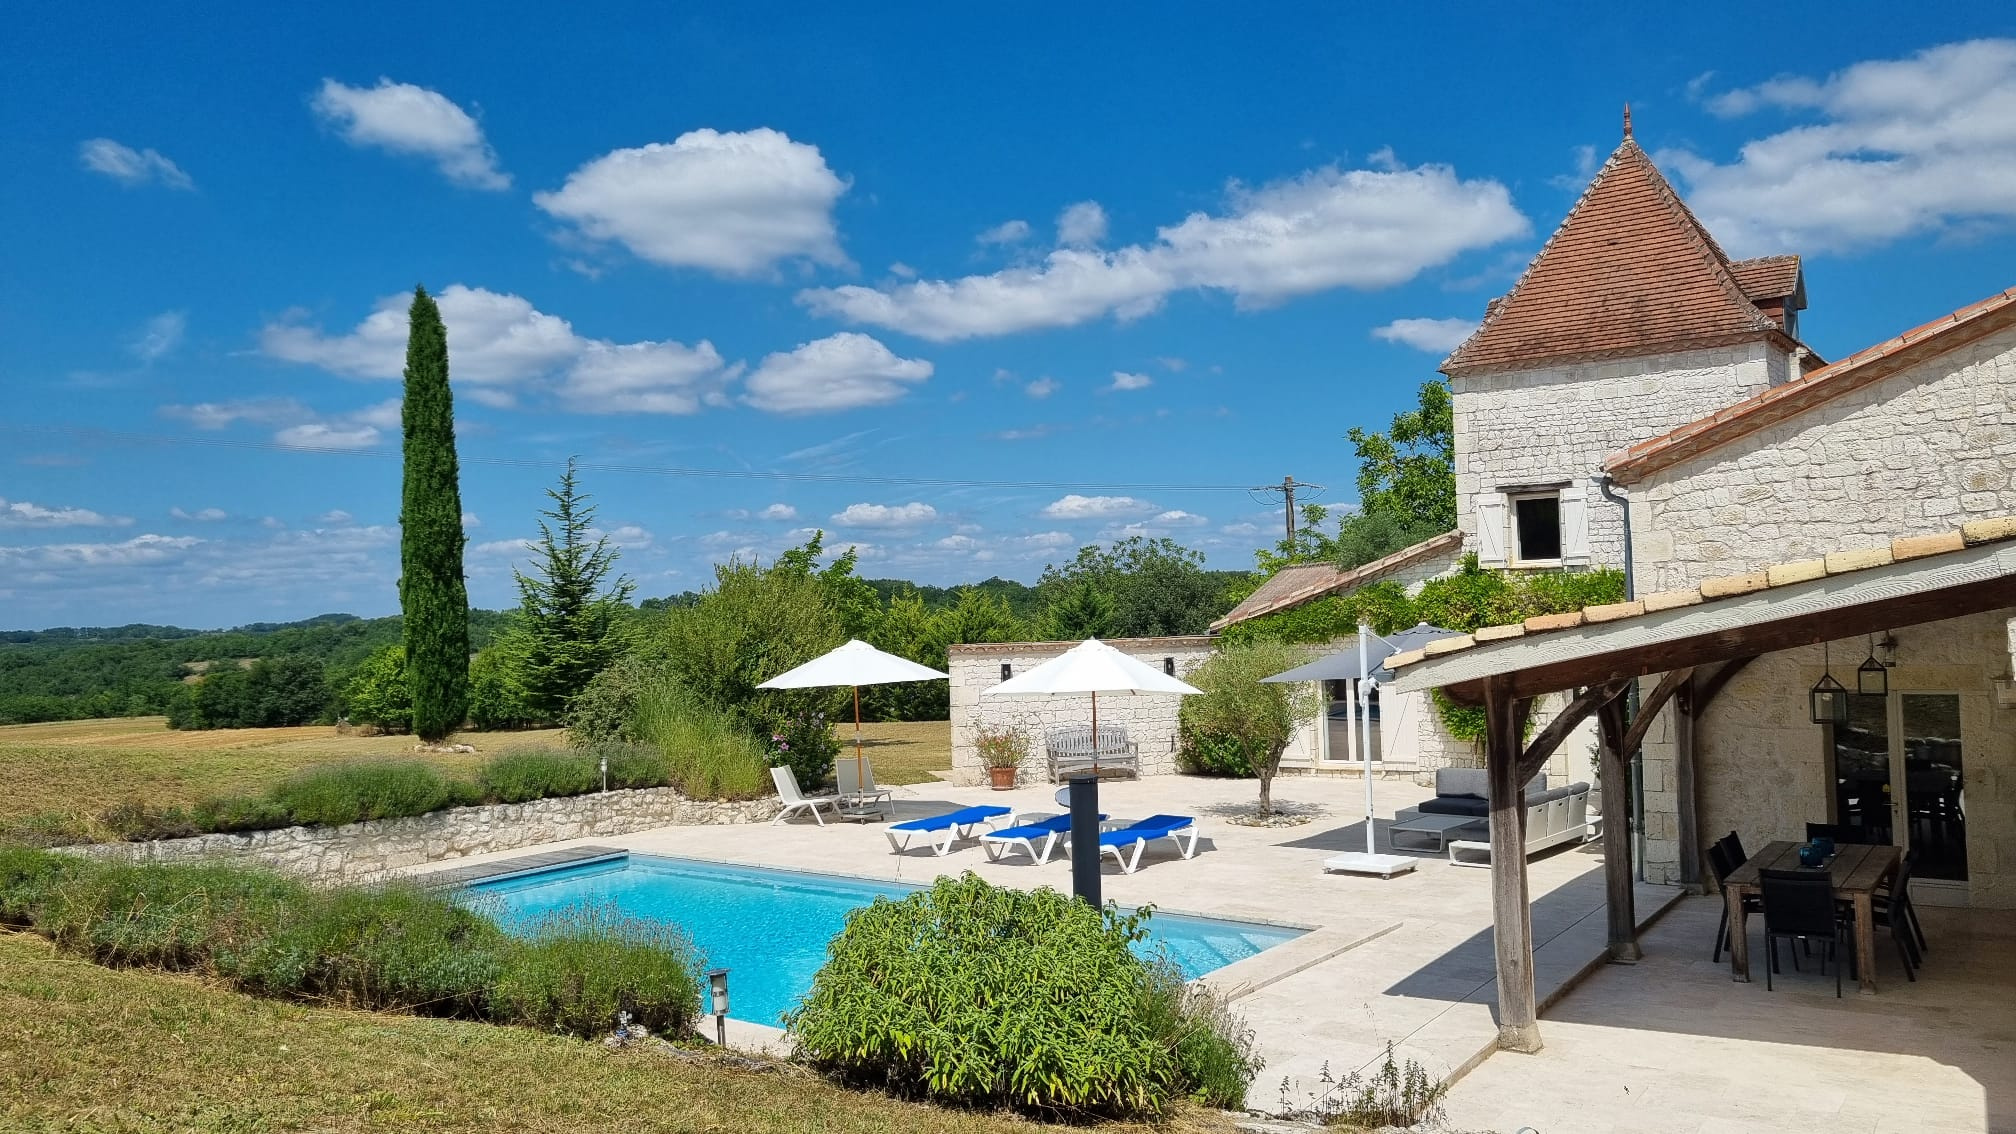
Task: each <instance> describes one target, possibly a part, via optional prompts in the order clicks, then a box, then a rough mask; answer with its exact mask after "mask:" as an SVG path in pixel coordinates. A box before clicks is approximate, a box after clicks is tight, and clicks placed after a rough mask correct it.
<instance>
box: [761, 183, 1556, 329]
mask: <svg viewBox="0 0 2016 1134" xmlns="http://www.w3.org/2000/svg"><path fill="white" fill-rule="evenodd" d="M1226 197H1227V202H1226V205H1227V207H1226V209H1225V211H1224V212H1223V213H1221V214H1218V215H1212V214H1207V213H1201V212H1200V213H1193V214H1191V215H1190V216H1189V217H1187V218H1185V219H1184V220H1183V221H1182V222H1180V223H1178V224H1174V225H1170V226H1167V227H1165V228H1162V229H1161V230H1160V231H1159V232H1158V233H1157V235H1156V239H1155V240H1154V241H1153V242H1151V243H1148V244H1133V245H1128V246H1126V247H1123V248H1118V249H1115V250H1113V251H1110V252H1108V251H1098V250H1092V249H1083V248H1059V249H1057V250H1055V251H1053V252H1051V253H1050V254H1049V255H1048V256H1047V257H1046V258H1045V259H1044V260H1043V262H1042V263H1041V264H1039V265H1033V266H1016V267H1010V268H1006V269H1003V270H1001V271H998V272H995V273H993V274H991V275H984V276H967V277H964V278H961V279H955V280H917V281H915V282H911V283H904V284H895V285H887V286H884V287H880V288H871V287H864V286H861V285H847V286H844V287H836V288H811V289H807V290H805V291H801V292H800V293H799V294H798V300H799V302H800V303H802V304H804V305H805V306H806V307H808V308H810V309H811V310H813V311H814V312H817V313H819V314H822V315H830V316H834V317H837V318H841V319H846V320H848V321H850V322H854V323H867V324H872V325H875V326H880V327H888V328H890V329H893V330H898V331H903V332H905V333H908V334H912V335H916V336H918V337H920V338H926V339H932V340H935V341H941V342H942V341H949V340H954V339H964V338H971V337H974V336H983V335H1004V334H1009V333H1012V332H1015V331H1025V330H1030V329H1033V328H1038V327H1068V326H1074V325H1076V324H1079V323H1084V322H1086V321H1088V320H1092V319H1097V318H1100V317H1102V316H1105V315H1109V314H1111V315H1113V316H1115V317H1117V318H1121V319H1129V318H1136V317H1139V316H1142V315H1145V314H1148V313H1149V312H1152V311H1154V310H1156V309H1157V308H1158V307H1160V306H1161V304H1162V301H1163V300H1164V299H1165V298H1166V297H1167V296H1168V295H1169V294H1170V293H1171V292H1175V291H1179V290H1183V289H1186V288H1204V289H1213V290H1218V291H1223V292H1227V293H1229V294H1230V295H1232V296H1233V298H1234V299H1235V301H1236V302H1237V304H1238V305H1239V306H1241V307H1258V306H1263V305H1266V304H1271V303H1278V302H1280V301H1282V300H1285V299H1288V298H1290V297H1293V296H1297V295H1304V294H1308V293H1311V292H1317V291H1323V290H1326V289H1329V288H1335V287H1352V288H1358V289H1361V290H1370V289H1375V288H1384V287H1391V286H1393V285H1395V284H1400V283H1404V282H1406V281H1407V280H1410V279H1412V278H1414V277H1415V276H1417V275H1419V274H1420V273H1421V272H1422V271H1424V270H1426V269H1428V268H1431V267H1435V266H1437V265H1440V264H1445V263H1448V262H1449V261H1450V260H1452V259H1454V258H1455V257H1457V256H1459V255H1461V254H1462V253H1464V252H1467V251H1470V250H1472V249H1476V248H1484V247H1488V246H1490V245H1493V244H1496V243H1499V242H1500V241H1503V240H1507V239H1511V238H1513V237H1516V236H1521V235H1524V234H1525V233H1526V232H1527V227H1528V226H1527V223H1526V218H1525V217H1524V216H1522V215H1521V214H1520V213H1519V211H1518V210H1517V209H1515V208H1513V207H1512V197H1511V194H1510V192H1508V191H1507V190H1506V188H1505V186H1504V185H1502V184H1500V183H1498V182H1496V181H1491V180H1471V181H1462V180H1459V179H1458V178H1457V176H1456V173H1455V171H1454V170H1452V169H1450V168H1449V167H1448V166H1443V165H1424V166H1419V167H1416V168H1412V169H1408V168H1390V169H1358V170H1340V169H1337V168H1334V167H1325V168H1322V169H1316V170H1311V171H1309V172H1307V173H1304V174H1302V175H1300V176H1298V177H1294V178H1289V179H1287V180H1284V181H1276V182H1271V183H1269V184H1267V185H1263V186H1260V187H1259V188H1257V189H1256V188H1249V187H1247V186H1245V185H1242V184H1239V183H1237V182H1234V183H1232V184H1231V185H1230V186H1229V187H1228V188H1227V191H1226Z"/></svg>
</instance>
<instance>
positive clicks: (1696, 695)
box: [1688, 654, 1757, 720]
mask: <svg viewBox="0 0 2016 1134" xmlns="http://www.w3.org/2000/svg"><path fill="white" fill-rule="evenodd" d="M1756 660H1757V655H1756V654H1748V655H1745V656H1744V657H1740V658H1730V659H1729V660H1728V661H1726V662H1723V663H1722V667H1721V668H1720V669H1717V670H1716V671H1715V672H1714V673H1712V674H1710V675H1709V676H1708V677H1707V678H1706V679H1704V680H1701V681H1697V682H1695V683H1694V689H1693V694H1692V696H1691V697H1690V698H1689V700H1688V703H1689V704H1691V705H1692V706H1693V707H1694V717H1695V719H1696V720H1699V719H1700V717H1701V714H1702V713H1703V712H1705V711H1706V710H1707V708H1708V703H1709V702H1711V701H1713V700H1714V699H1715V695H1716V694H1718V693H1720V692H1722V690H1723V688H1724V687H1725V686H1727V685H1728V684H1729V679H1730V678H1732V677H1734V676H1736V675H1737V674H1739V673H1741V672H1743V667H1744V666H1746V665H1749V664H1750V663H1751V662H1753V661H1756Z"/></svg>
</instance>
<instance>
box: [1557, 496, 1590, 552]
mask: <svg viewBox="0 0 2016 1134" xmlns="http://www.w3.org/2000/svg"><path fill="white" fill-rule="evenodd" d="M1561 562H1562V564H1563V565H1565V566H1569V567H1585V566H1587V565H1588V563H1589V490H1588V488H1587V487H1586V486H1584V485H1580V484H1571V485H1569V486H1568V487H1566V488H1564V489H1562V490H1561Z"/></svg>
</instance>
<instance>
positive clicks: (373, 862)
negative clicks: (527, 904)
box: [80, 787, 778, 885]
mask: <svg viewBox="0 0 2016 1134" xmlns="http://www.w3.org/2000/svg"><path fill="white" fill-rule="evenodd" d="M777 806H778V805H777V801H776V800H775V799H753V800H745V801H741V802H733V803H716V802H708V801H704V800H694V799H687V798H686V797H685V796H682V795H680V794H679V793H678V792H677V791H676V790H674V789H672V788H669V787H668V788H643V789H639V790H636V791H611V792H600V793H595V794H591V795H577V796H571V797H568V798H565V799H539V800H533V801H532V802H530V803H499V804H492V805H489V806H486V807H457V808H452V809H450V810H447V811H436V812H434V813H433V814H431V815H416V816H413V817H411V818H407V819H378V820H373V821H372V822H369V823H352V824H349V825H348V826H343V827H282V828H279V829H277V830H272V831H248V832H245V833H243V834H226V835H197V836H195V837H193V838H187V839H157V840H154V841H152V842H144V843H105V844H100V845H97V846H91V847H83V848H80V849H81V850H82V851H83V852H84V853H86V854H91V855H96V856H99V857H104V858H123V859H126V860H128V861H132V862H190V861H195V860H197V859H207V860H212V861H225V862H234V863H243V864H247V865H259V866H269V867H272V868H274V869H276V870H280V871H282V872H284V873H287V874H291V875H294V876H295V877H298V878H301V879H303V880H305V881H308V882H312V883H316V884H321V885H328V884H335V883H340V882H375V881H379V880H381V879H384V878H386V877H388V876H390V875H392V874H393V873H395V872H397V871H399V870H403V869H405V868H407V867H412V866H420V865H422V864H425V863H435V862H444V861H448V860H452V859H457V858H463V857H466V856H468V855H472V854H488V853H490V852H492V851H507V850H516V849H517V848H519V847H527V846H535V845H538V844H540V843H555V842H561V841H564V840H567V839H587V838H603V837H607V836H610V835H625V834H630V833H632V832H636V831H648V830H651V829H652V828H654V827H672V826H698V825H707V824H725V823H760V822H765V821H767V820H769V819H771V818H772V817H773V816H775V815H776V814H777Z"/></svg>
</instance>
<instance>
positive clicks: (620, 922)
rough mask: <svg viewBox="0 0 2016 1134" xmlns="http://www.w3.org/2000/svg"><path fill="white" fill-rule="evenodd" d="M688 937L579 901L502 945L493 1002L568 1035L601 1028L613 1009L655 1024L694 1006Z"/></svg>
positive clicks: (677, 1022) (668, 1023) (695, 983)
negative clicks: (577, 905)
mask: <svg viewBox="0 0 2016 1134" xmlns="http://www.w3.org/2000/svg"><path fill="white" fill-rule="evenodd" d="M698 969H699V965H698V963H697V961H696V955H695V953H694V951H693V946H692V943H691V941H689V940H688V939H687V937H686V935H685V934H684V933H682V932H680V931H679V930H677V929H675V928H673V927H671V926H668V925H661V924H659V923H657V922H650V921H642V920H639V919H637V918H630V917H624V916H622V915H621V914H618V913H616V912H615V911H614V910H607V909H593V908H588V909H578V910H571V911H567V912H565V913H562V914H559V915H556V916H553V917H549V918H547V919H545V920H543V921H541V922H539V923H538V924H537V925H535V926H533V927H532V928H531V930H530V932H529V933H527V934H526V935H525V937H524V938H523V939H522V940H518V941H515V942H514V943H513V945H512V947H511V948H510V949H508V950H506V951H505V954H504V969H503V972H502V973H501V974H500V975H499V976H498V979H497V984H496V988H495V991H494V993H493V996H494V1003H495V1006H496V1009H497V1011H498V1013H499V1015H502V1016H506V1017H508V1018H509V1019H511V1020H512V1022H514V1023H520V1024H525V1025H528V1026H530V1027H535V1028H542V1029H545V1030H547V1031H556V1032H567V1033H570V1034H573V1035H593V1034H595V1033H596V1032H598V1031H604V1030H607V1029H608V1027H609V1025H610V1021H611V1020H613V1019H614V1018H615V1016H616V1013H617V1012H619V1011H623V1012H628V1013H630V1018H631V1020H632V1021H633V1022H635V1023H639V1024H643V1025H644V1026H645V1027H648V1028H650V1029H651V1030H652V1031H654V1032H660V1033H663V1032H670V1031H675V1030H680V1029H683V1028H685V1027H686V1025H687V1024H688V1023H689V1022H691V1021H692V1020H693V1019H694V1017H695V1016H696V1015H698V1013H699V1011H700V984H699V980H698V979H697V977H696V973H697V971H698Z"/></svg>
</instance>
